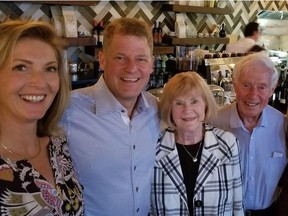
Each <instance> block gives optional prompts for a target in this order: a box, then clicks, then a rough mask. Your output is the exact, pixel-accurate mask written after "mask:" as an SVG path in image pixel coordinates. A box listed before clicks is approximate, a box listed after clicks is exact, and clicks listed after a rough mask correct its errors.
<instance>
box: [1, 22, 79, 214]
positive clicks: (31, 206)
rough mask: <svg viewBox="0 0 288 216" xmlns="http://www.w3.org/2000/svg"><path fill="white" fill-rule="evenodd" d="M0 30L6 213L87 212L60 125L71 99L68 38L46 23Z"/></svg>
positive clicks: (3, 201) (13, 24)
mask: <svg viewBox="0 0 288 216" xmlns="http://www.w3.org/2000/svg"><path fill="white" fill-rule="evenodd" d="M0 35H1V37H0V55H1V58H0V104H1V106H0V119H1V120H0V185H1V187H0V212H1V213H0V214H1V215H83V197H82V189H81V185H80V184H79V182H78V180H77V178H76V176H75V173H74V171H73V169H72V163H71V159H70V153H69V151H68V147H67V143H66V138H65V137H64V136H63V135H61V131H60V129H59V128H58V127H57V124H58V121H59V119H60V117H61V116H62V113H63V111H64V110H65V108H66V106H67V104H68V98H69V81H68V78H67V73H66V72H65V71H64V65H63V60H62V48H61V47H62V45H63V43H62V42H61V40H60V38H58V37H57V35H56V33H55V31H54V29H53V28H52V27H51V26H50V25H49V24H48V23H45V22H37V21H9V22H5V23H2V24H0Z"/></svg>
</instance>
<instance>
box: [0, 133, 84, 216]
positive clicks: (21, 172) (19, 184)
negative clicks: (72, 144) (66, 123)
mask: <svg viewBox="0 0 288 216" xmlns="http://www.w3.org/2000/svg"><path fill="white" fill-rule="evenodd" d="M48 151H49V154H50V155H49V156H50V164H51V166H52V170H53V174H54V178H55V188H54V187H53V186H51V184H49V182H47V181H46V180H45V179H44V177H43V176H42V175H40V174H39V172H38V171H37V170H35V169H34V168H33V167H32V165H31V164H30V163H29V162H28V161H27V160H19V161H12V160H10V159H7V158H4V157H1V156H0V215H1V216H16V215H17V216H24V215H25V216H28V215H29V216H30V215H33V216H37V215H39V216H40V215H41V216H45V215H46V216H53V215H67V216H68V215H69V216H74V215H75V216H78V215H84V213H83V211H84V210H83V209H84V208H83V195H82V186H81V185H80V183H79V182H78V180H77V178H76V175H75V172H74V171H73V169H72V162H71V158H70V153H69V150H68V146H67V141H66V138H65V137H64V136H53V137H50V143H49V144H48Z"/></svg>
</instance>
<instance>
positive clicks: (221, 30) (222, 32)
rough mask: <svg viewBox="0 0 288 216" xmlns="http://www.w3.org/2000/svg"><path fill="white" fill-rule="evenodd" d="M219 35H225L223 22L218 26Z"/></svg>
mask: <svg viewBox="0 0 288 216" xmlns="http://www.w3.org/2000/svg"><path fill="white" fill-rule="evenodd" d="M219 37H226V32H225V24H224V23H222V24H221V26H220V31H219Z"/></svg>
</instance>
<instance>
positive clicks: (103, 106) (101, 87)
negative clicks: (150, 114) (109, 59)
mask: <svg viewBox="0 0 288 216" xmlns="http://www.w3.org/2000/svg"><path fill="white" fill-rule="evenodd" d="M93 96H94V98H95V101H97V103H96V105H95V109H96V110H95V114H96V115H98V114H99V115H102V114H108V113H111V112H117V111H120V112H121V111H123V110H124V111H127V110H126V108H125V107H124V106H123V105H122V104H121V103H120V102H119V101H118V100H117V99H116V98H115V96H114V95H113V94H112V92H111V91H110V90H109V88H108V86H107V85H106V83H105V80H104V78H103V76H101V77H100V79H99V80H98V82H97V83H96V84H95V85H94V89H93ZM149 108H150V105H149V103H148V101H147V99H146V98H145V92H141V94H140V95H139V97H138V100H137V104H136V108H135V112H137V113H141V112H143V111H146V110H148V109H149Z"/></svg>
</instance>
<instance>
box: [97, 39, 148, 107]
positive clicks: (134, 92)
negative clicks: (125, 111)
mask: <svg viewBox="0 0 288 216" xmlns="http://www.w3.org/2000/svg"><path fill="white" fill-rule="evenodd" d="M100 65H101V68H102V69H103V70H104V79H105V82H106V84H107V86H108V88H109V89H110V91H111V92H112V93H113V94H114V96H115V97H116V98H117V100H118V101H119V102H120V103H121V104H122V105H123V106H125V107H126V108H127V106H128V107H129V106H134V104H135V103H136V101H137V98H138V96H139V94H140V92H141V91H142V90H143V89H144V88H145V86H146V84H147V83H148V81H149V78H150V74H151V73H152V71H153V57H152V54H151V52H150V49H149V46H148V42H147V39H146V38H144V37H137V36H132V35H121V34H117V35H114V37H113V39H112V41H111V44H110V45H109V47H108V48H107V50H106V51H105V53H101V54H100Z"/></svg>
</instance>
